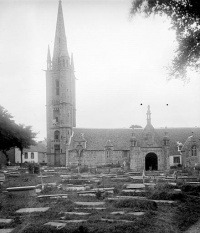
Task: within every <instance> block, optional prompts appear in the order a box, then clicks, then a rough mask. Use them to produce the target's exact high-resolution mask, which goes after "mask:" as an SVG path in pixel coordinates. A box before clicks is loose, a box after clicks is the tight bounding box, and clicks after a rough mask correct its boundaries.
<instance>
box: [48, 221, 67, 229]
mask: <svg viewBox="0 0 200 233" xmlns="http://www.w3.org/2000/svg"><path fill="white" fill-rule="evenodd" d="M44 225H48V226H53V227H56V228H62V227H65V226H66V223H62V222H47V223H45V224H44Z"/></svg>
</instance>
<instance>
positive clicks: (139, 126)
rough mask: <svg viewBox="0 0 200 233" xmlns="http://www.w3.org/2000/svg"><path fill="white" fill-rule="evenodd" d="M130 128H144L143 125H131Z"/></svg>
mask: <svg viewBox="0 0 200 233" xmlns="http://www.w3.org/2000/svg"><path fill="white" fill-rule="evenodd" d="M129 128H132V129H140V128H142V126H141V125H131V126H130V127H129Z"/></svg>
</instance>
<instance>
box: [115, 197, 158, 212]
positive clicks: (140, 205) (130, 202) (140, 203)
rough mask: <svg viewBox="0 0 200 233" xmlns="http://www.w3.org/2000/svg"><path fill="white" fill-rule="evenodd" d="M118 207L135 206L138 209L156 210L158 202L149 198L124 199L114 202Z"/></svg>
mask: <svg viewBox="0 0 200 233" xmlns="http://www.w3.org/2000/svg"><path fill="white" fill-rule="evenodd" d="M114 206H115V207H116V208H134V209H136V210H156V209H157V204H156V203H155V202H153V201H149V200H136V199H124V200H118V201H116V202H114Z"/></svg>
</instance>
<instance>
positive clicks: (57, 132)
mask: <svg viewBox="0 0 200 233" xmlns="http://www.w3.org/2000/svg"><path fill="white" fill-rule="evenodd" d="M54 140H57V141H58V140H60V132H59V131H58V130H56V131H55V132H54Z"/></svg>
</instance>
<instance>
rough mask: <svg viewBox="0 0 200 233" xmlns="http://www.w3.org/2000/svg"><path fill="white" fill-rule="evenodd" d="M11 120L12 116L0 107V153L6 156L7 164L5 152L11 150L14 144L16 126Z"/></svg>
mask: <svg viewBox="0 0 200 233" xmlns="http://www.w3.org/2000/svg"><path fill="white" fill-rule="evenodd" d="M12 118H13V117H12V115H11V114H10V113H8V111H7V110H6V109H4V108H3V107H2V106H0V151H2V152H3V154H4V155H5V156H6V160H7V162H8V161H9V158H8V154H7V151H8V150H10V149H11V148H13V147H14V146H15V143H16V137H15V127H16V124H15V122H14V120H13V119H12Z"/></svg>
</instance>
